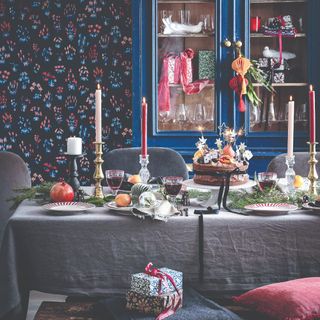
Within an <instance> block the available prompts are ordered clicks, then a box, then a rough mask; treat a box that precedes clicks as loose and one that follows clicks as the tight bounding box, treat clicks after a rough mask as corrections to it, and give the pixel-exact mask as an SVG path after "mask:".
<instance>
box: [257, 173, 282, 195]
mask: <svg viewBox="0 0 320 320" xmlns="http://www.w3.org/2000/svg"><path fill="white" fill-rule="evenodd" d="M277 178H278V176H277V174H276V173H275V172H259V173H258V183H259V188H260V190H261V191H264V190H266V189H268V190H270V189H273V188H274V187H275V186H276V184H277Z"/></svg>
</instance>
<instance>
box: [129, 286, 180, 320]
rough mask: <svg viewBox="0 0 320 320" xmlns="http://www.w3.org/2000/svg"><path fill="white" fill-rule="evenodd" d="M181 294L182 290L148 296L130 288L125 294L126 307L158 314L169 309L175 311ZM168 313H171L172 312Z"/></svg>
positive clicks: (178, 305) (178, 306)
mask: <svg viewBox="0 0 320 320" xmlns="http://www.w3.org/2000/svg"><path fill="white" fill-rule="evenodd" d="M182 296H183V290H179V291H178V292H172V293H168V294H163V295H158V296H148V295H144V294H141V293H138V292H135V291H132V290H130V291H128V293H127V296H126V299H127V304H126V308H127V309H128V310H132V311H138V312H140V313H144V314H150V315H155V316H158V315H160V314H161V313H165V312H167V311H169V310H172V311H176V310H177V309H179V308H181V307H182ZM168 313H170V314H172V312H168ZM162 319H164V318H162Z"/></svg>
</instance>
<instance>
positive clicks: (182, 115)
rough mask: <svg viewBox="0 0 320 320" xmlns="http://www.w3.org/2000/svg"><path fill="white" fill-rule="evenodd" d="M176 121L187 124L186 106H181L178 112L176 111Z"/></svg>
mask: <svg viewBox="0 0 320 320" xmlns="http://www.w3.org/2000/svg"><path fill="white" fill-rule="evenodd" d="M176 120H177V121H178V122H185V121H187V110H186V106H185V105H184V104H179V106H178V108H177V111H176Z"/></svg>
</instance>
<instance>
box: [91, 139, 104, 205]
mask: <svg viewBox="0 0 320 320" xmlns="http://www.w3.org/2000/svg"><path fill="white" fill-rule="evenodd" d="M94 144H95V146H96V159H95V160H94V163H95V165H96V169H95V171H94V174H93V179H94V180H95V181H96V183H95V188H94V197H95V198H99V199H103V197H104V195H103V191H102V186H101V181H102V179H103V178H104V175H103V171H102V164H103V162H104V161H103V159H102V154H103V150H102V146H103V144H104V142H94Z"/></svg>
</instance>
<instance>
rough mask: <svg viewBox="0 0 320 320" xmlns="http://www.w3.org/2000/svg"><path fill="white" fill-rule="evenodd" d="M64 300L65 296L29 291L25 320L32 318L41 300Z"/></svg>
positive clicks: (31, 319)
mask: <svg viewBox="0 0 320 320" xmlns="http://www.w3.org/2000/svg"><path fill="white" fill-rule="evenodd" d="M65 300H66V296H60V295H55V294H47V293H41V292H38V291H31V294H30V299H29V308H28V315H27V320H33V318H34V316H35V314H36V312H37V310H38V309H39V306H40V304H41V302H42V301H57V302H64V301H65Z"/></svg>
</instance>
